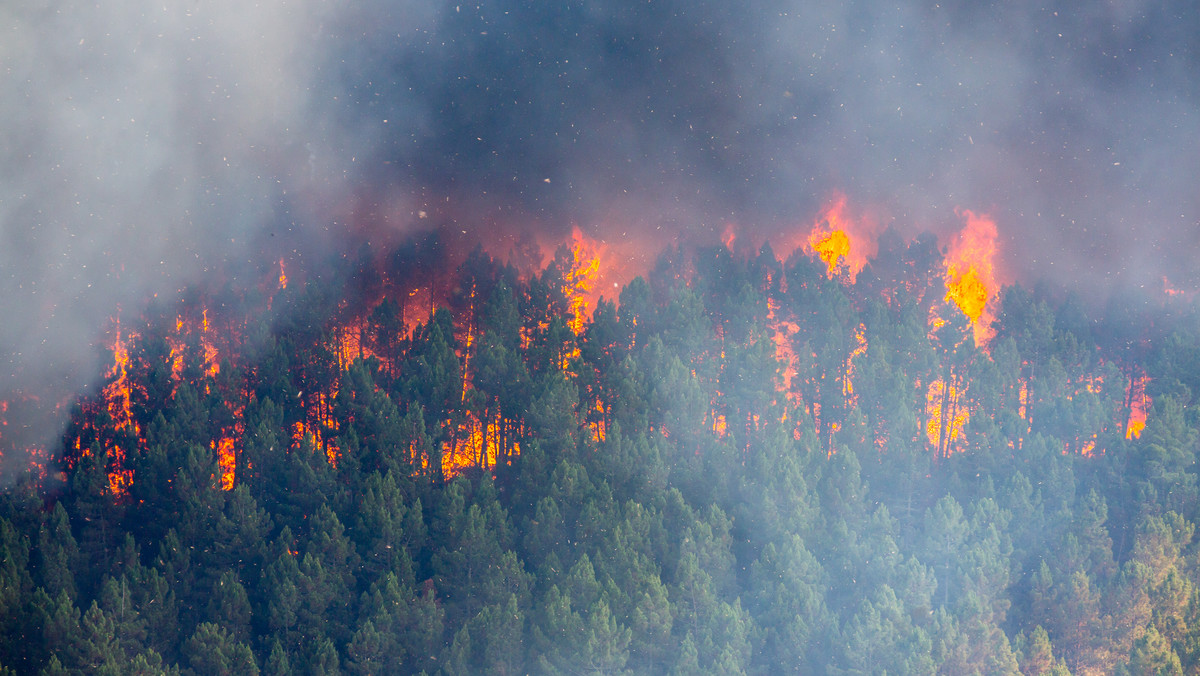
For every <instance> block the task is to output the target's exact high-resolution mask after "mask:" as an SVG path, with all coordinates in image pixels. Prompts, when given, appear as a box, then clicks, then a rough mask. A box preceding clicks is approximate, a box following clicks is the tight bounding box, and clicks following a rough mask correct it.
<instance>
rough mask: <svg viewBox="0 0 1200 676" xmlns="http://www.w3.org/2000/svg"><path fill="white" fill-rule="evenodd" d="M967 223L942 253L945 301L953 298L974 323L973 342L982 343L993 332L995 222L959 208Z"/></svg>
mask: <svg viewBox="0 0 1200 676" xmlns="http://www.w3.org/2000/svg"><path fill="white" fill-rule="evenodd" d="M962 214H963V215H964V216H966V219H967V225H966V227H965V228H963V230H962V231H961V232H960V233H959V234H958V237H957V238H955V240H954V242H952V243H951V244H950V248H949V250H948V251H947V253H946V301H947V302H953V303H954V304H955V305H956V306H957V307H958V309H959V310H961V311H962V313H963V314H964V315H966V316H967V317H968V318H969V319H970V320H971V323H972V324H973V325H974V331H975V344H976V345H980V346H983V345H986V344H987V342H988V341H989V340H990V339H991V337H992V335H993V333H994V332H993V330H992V321H993V320H994V319H995V311H994V308H992V307H990V305H989V303H988V301H989V300H990V299H991V298H992V297H993V296H994V295H995V294H996V291H997V285H996V273H995V269H994V267H993V262H992V259H993V258H994V257H995V255H996V237H997V234H996V222H995V221H993V220H992V219H991V218H989V217H987V216H985V215H976V214H975V213H974V212H971V211H967V210H963V212H962Z"/></svg>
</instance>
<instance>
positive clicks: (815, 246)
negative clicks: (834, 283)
mask: <svg viewBox="0 0 1200 676" xmlns="http://www.w3.org/2000/svg"><path fill="white" fill-rule="evenodd" d="M846 203H847V199H846V196H845V195H840V194H839V195H838V196H837V197H835V198H834V199H833V200H832V201H831V202H830V203H829V204H828V205H827V206H826V207H825V210H824V211H823V212H822V214H821V217H820V218H819V219H818V220H817V222H816V223H815V224H814V225H813V229H812V232H810V233H809V235H808V241H807V243H806V244H805V250H806V251H808V252H809V253H810V254H811V255H813V256H815V257H817V258H819V259H820V260H821V262H823V263H824V264H825V267H826V270H827V274H828V275H829V278H830V279H833V278H834V277H837V276H845V278H846V280H847V281H848V282H850V283H853V282H854V280H855V278H857V277H858V273H859V272H861V271H862V269H863V267H865V266H866V264H867V261H868V259H869V257H870V256H871V255H873V254H874V249H875V246H874V242H873V238H871V237H869V236H868V235H867V234H866V228H865V226H864V222H863V220H862V219H861V218H860V219H851V218H849V216H848V215H847V207H846Z"/></svg>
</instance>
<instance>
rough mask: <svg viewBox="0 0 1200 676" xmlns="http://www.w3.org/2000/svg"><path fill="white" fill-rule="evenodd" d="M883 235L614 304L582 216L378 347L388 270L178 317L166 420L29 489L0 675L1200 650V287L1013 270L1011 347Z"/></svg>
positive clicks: (621, 667)
mask: <svg viewBox="0 0 1200 676" xmlns="http://www.w3.org/2000/svg"><path fill="white" fill-rule="evenodd" d="M880 249H881V251H880V254H879V257H878V259H877V261H876V262H875V263H873V264H872V265H871V266H869V267H868V268H866V269H865V270H863V271H862V273H860V274H859V275H858V277H857V279H856V280H855V281H854V282H853V283H847V282H846V281H845V280H839V279H829V278H828V277H827V276H826V274H825V270H824V268H823V266H821V265H820V264H819V262H814V261H813V260H811V259H809V258H807V257H805V256H802V255H801V256H794V257H792V258H791V259H789V260H787V261H786V262H783V263H780V262H779V261H777V260H776V258H775V256H774V255H773V254H772V253H771V251H770V250H769V249H768V248H764V250H763V251H762V252H761V254H760V255H758V256H756V257H751V258H749V259H740V258H738V257H735V256H733V255H731V254H730V252H729V251H728V250H726V249H724V248H716V249H702V250H698V251H694V252H684V251H682V250H672V251H668V252H667V253H666V254H665V255H663V256H662V258H661V259H660V261H659V263H658V265H657V266H655V268H654V269H653V271H652V272H650V273H649V274H648V275H647V276H646V277H645V278H638V279H635V280H634V281H633V282H632V283H630V284H628V285H627V286H625V287H624V288H623V289H622V290H621V292H620V297H619V303H612V302H607V301H603V302H601V303H600V304H599V306H598V307H597V308H595V312H594V317H593V319H592V320H591V321H590V322H589V323H586V324H585V325H584V328H583V331H582V332H581V333H580V334H579V335H576V334H575V333H574V332H573V331H572V330H571V328H570V325H569V323H568V319H569V317H568V314H569V310H570V301H569V299H568V298H567V296H566V295H565V293H567V292H569V291H570V290H569V289H566V288H565V287H567V286H569V285H568V284H567V283H566V280H568V279H569V278H570V272H571V266H572V264H573V261H572V255H571V252H570V251H568V250H566V249H560V251H559V252H558V255H557V256H556V258H555V260H554V262H553V263H551V264H550V266H549V267H548V268H547V269H546V270H545V271H544V272H543V273H541V274H540V275H537V276H535V277H534V278H532V279H528V280H525V279H521V278H520V277H519V276H518V275H517V274H516V272H515V271H514V270H513V269H512V268H511V267H505V266H502V265H500V264H498V263H497V262H495V261H493V260H492V259H490V258H489V257H488V256H486V255H485V254H483V253H482V252H480V251H476V252H475V253H474V254H472V255H471V256H470V257H469V258H468V259H467V260H466V262H464V263H463V264H462V265H461V266H460V267H459V270H458V272H457V274H456V275H454V277H453V281H452V282H449V283H448V284H449V286H448V288H447V289H446V290H447V295H446V297H447V298H449V301H448V302H447V303H446V306H447V307H444V308H441V309H439V310H438V311H437V312H436V313H434V314H433V315H432V317H431V318H430V320H429V321H428V322H427V323H425V324H424V325H422V326H420V327H418V328H417V329H416V330H414V331H413V332H412V333H411V335H407V334H406V332H405V330H404V324H403V317H404V315H405V312H406V311H410V310H411V308H406V307H405V306H404V300H403V296H398V295H396V294H388V293H383V294H382V296H383V298H384V300H383V301H382V302H381V303H379V304H378V305H375V306H374V309H373V310H372V311H371V312H370V314H369V315H368V316H365V317H355V318H352V319H354V320H355V321H357V323H355V324H353V325H354V326H356V327H358V328H357V329H356V331H357V332H358V335H357V338H358V339H359V340H360V343H361V347H360V350H359V352H360V353H361V354H365V355H368V356H367V358H365V359H355V360H354V361H353V362H352V363H350V364H348V365H347V364H345V363H344V361H345V360H344V358H343V354H344V349H343V343H344V341H345V333H346V331H345V326H347V325H348V322H349V321H350V320H349V319H347V316H348V312H349V310H348V308H352V307H354V304H353V303H352V302H351V303H348V302H347V299H348V298H354V297H356V296H355V294H356V293H358V292H357V291H355V289H361V288H368V289H378V288H380V284H381V283H376V281H371V280H367V281H366V282H364V281H363V280H362V275H363V273H361V272H358V273H355V274H348V275H347V276H346V277H345V278H344V279H342V280H341V281H330V280H325V281H323V282H322V281H319V280H314V281H310V282H309V283H308V284H294V285H293V286H292V287H289V288H288V289H286V290H284V291H281V292H280V294H279V295H278V296H277V297H275V298H274V300H273V307H274V308H275V310H274V311H273V313H272V314H270V315H267V314H265V313H264V314H262V315H261V316H258V317H256V318H254V319H252V320H249V321H247V322H245V325H244V326H243V327H242V328H241V329H239V331H240V332H241V333H242V334H243V335H241V336H240V337H239V340H240V341H241V343H242V344H243V345H244V350H243V351H242V352H241V353H238V354H232V353H229V354H223V355H222V356H223V357H224V361H223V362H222V363H221V365H220V368H219V370H218V371H217V372H215V373H213V372H212V371H213V370H212V369H207V370H206V369H205V368H204V350H203V347H202V346H200V345H199V344H197V343H196V342H195V341H193V342H192V344H191V345H190V346H188V348H187V350H186V354H185V355H184V357H183V361H184V363H183V366H182V369H178V368H177V367H176V365H175V364H174V359H175V357H173V356H172V347H171V346H170V345H169V344H168V341H167V336H168V334H169V326H170V325H172V324H173V322H172V321H162V322H154V321H148V322H147V325H146V327H145V328H144V329H143V330H142V331H140V337H139V338H138V339H137V340H136V341H134V343H133V344H132V346H131V362H130V366H129V369H128V378H129V381H130V387H131V391H132V397H131V403H130V412H129V415H130V421H129V422H128V424H125V425H123V426H117V425H115V424H114V423H113V422H112V417H111V416H110V415H109V413H108V412H107V411H106V410H105V409H104V407H103V406H98V405H96V402H95V397H92V398H91V399H90V400H89V399H85V400H83V401H81V402H80V404H79V406H77V408H76V411H75V413H74V415H73V417H72V421H71V425H70V427H69V428H68V430H67V431H66V434H65V436H64V447H65V448H67V449H68V450H67V451H66V452H65V461H64V465H63V468H62V470H63V476H64V477H65V480H64V481H63V482H62V485H61V486H58V487H54V488H48V489H43V488H40V487H38V486H36V485H35V484H33V483H32V482H31V481H24V482H21V483H18V484H17V485H16V486H13V487H11V488H9V489H8V490H7V491H6V492H4V493H3V494H2V495H0V665H3V668H0V673H29V674H38V673H43V674H159V673H170V674H198V675H200V674H203V675H207V674H272V675H274V674H314V675H315V674H392V673H399V674H409V673H425V674H430V675H432V674H484V673H486V674H525V673H547V674H584V673H596V674H599V673H605V674H621V673H630V674H786V673H797V674H882V673H888V674H932V673H943V674H955V675H961V674H972V673H978V674H1017V673H1021V674H1027V675H1031V674H1067V673H1074V674H1101V673H1128V674H1172V673H1200V593H1198V590H1197V585H1196V583H1197V581H1198V575H1200V570H1198V564H1200V559H1198V557H1197V554H1198V552H1197V547H1196V544H1195V542H1194V540H1195V538H1194V535H1195V532H1194V531H1195V526H1194V524H1195V523H1196V520H1197V517H1198V516H1200V514H1198V502H1197V483H1196V467H1195V461H1196V454H1197V450H1198V447H1197V442H1198V438H1200V432H1198V430H1200V424H1198V423H1200V421H1198V419H1197V413H1196V409H1195V408H1193V407H1191V405H1190V404H1191V403H1192V396H1193V392H1200V318H1198V317H1197V315H1196V314H1195V313H1194V312H1192V310H1191V308H1190V307H1186V308H1182V309H1181V308H1175V309H1173V310H1171V311H1168V309H1163V308H1159V309H1155V310H1151V309H1147V308H1146V306H1144V305H1138V304H1137V303H1135V302H1134V299H1133V298H1118V299H1114V300H1113V301H1112V302H1111V303H1110V304H1109V306H1108V307H1107V308H1106V309H1104V310H1095V309H1092V308H1089V307H1087V306H1085V305H1084V304H1082V303H1079V302H1075V301H1073V300H1071V299H1070V298H1066V299H1062V298H1058V297H1056V296H1054V295H1053V294H1052V293H1050V292H1049V291H1046V290H1039V291H1036V292H1031V291H1027V290H1025V289H1022V288H1019V287H1013V288H1009V289H1006V290H1005V291H1004V293H1003V297H1002V301H1001V303H1000V307H999V308H997V311H996V317H997V321H996V326H995V336H994V337H993V338H992V339H991V341H990V343H989V345H988V346H987V349H980V348H979V347H977V346H976V345H975V343H974V338H973V336H972V331H971V327H970V326H969V325H968V323H967V320H966V319H965V318H964V317H962V315H961V314H960V313H958V312H957V311H956V310H953V308H952V307H947V306H946V304H945V302H944V300H943V299H944V296H945V290H944V288H943V287H942V282H941V281H940V280H941V276H940V273H941V271H942V262H941V257H940V254H939V253H938V250H937V248H936V245H935V244H934V243H933V240H932V239H930V238H920V239H918V240H915V241H913V242H910V243H904V242H901V241H900V240H899V239H898V238H896V237H892V236H890V235H888V236H885V237H884V239H883V241H882V242H881V245H880ZM406 260H407V259H406V258H405V257H404V256H402V255H397V257H396V259H395V261H394V263H393V265H394V266H395V270H393V271H392V272H393V275H398V274H399V273H400V272H401V269H400V268H401V266H403V265H407V264H408V263H406V262H405V261H406ZM355 285H358V286H355ZM934 327H937V328H934ZM778 343H784V346H783V347H782V348H781V347H780V346H779V344H778ZM864 343H865V349H861V346H862V345H863V344H864ZM779 354H789V355H792V356H793V357H794V362H793V363H791V364H784V363H782V362H781V361H780V359H779V358H778V355H779ZM789 366H790V367H791V368H792V369H794V373H790V374H787V373H785V372H786V371H788V369H789ZM173 369H174V370H173ZM1143 375H1144V376H1146V377H1147V378H1148V380H1146V381H1145V382H1146V383H1147V385H1146V394H1147V395H1148V396H1149V398H1150V400H1151V401H1152V402H1153V404H1152V406H1151V408H1150V410H1149V416H1148V420H1147V424H1146V427H1145V430H1144V432H1142V434H1141V435H1140V436H1135V437H1133V438H1130V439H1127V438H1126V437H1127V430H1126V427H1127V425H1128V420H1129V413H1130V408H1131V405H1132V404H1133V402H1131V401H1130V400H1131V399H1132V398H1133V397H1132V396H1131V395H1130V389H1131V388H1130V387H1129V386H1130V384H1131V382H1134V381H1137V380H1139V379H1140V378H1141V377H1142V376H1143ZM785 381H788V382H789V387H788V389H787V391H781V388H782V387H783V383H784V382H785ZM934 383H941V390H940V391H941V392H944V393H949V392H950V390H951V389H953V392H954V395H953V397H950V396H946V395H943V396H941V397H940V398H938V397H937V396H933V395H931V394H930V392H931V389H933V390H934V391H935V393H936V391H938V390H937V388H936V387H935V386H934ZM1134 389H1136V388H1134ZM334 393H336V394H334ZM955 416H959V417H960V418H961V419H962V420H963V424H962V425H961V429H959V430H958V431H956V432H952V431H951V429H950V427H951V426H949V425H942V426H941V428H940V429H935V431H934V433H931V432H930V429H931V427H930V424H931V421H932V422H934V423H937V422H938V421H943V420H950V419H952V418H954V417H955ZM472 420H474V421H481V420H487V421H495V424H492V425H489V426H487V430H488V432H487V434H488V435H489V442H488V443H489V444H490V445H491V447H492V448H494V449H495V451H494V453H492V454H488V453H480V454H479V457H477V458H474V459H470V461H469V462H467V466H465V467H456V468H455V470H456V471H455V472H454V473H453V475H452V476H451V473H450V472H449V471H448V470H449V469H450V468H448V467H444V466H443V452H442V449H444V448H446V447H447V446H448V445H454V444H456V443H459V442H460V441H461V439H460V437H461V435H463V434H464V432H463V430H465V429H468V428H469V427H470V421H472ZM934 427H935V428H936V427H937V425H936V424H935V425H934ZM298 429H300V430H305V429H306V430H309V432H308V433H299V434H298V433H297V430H298ZM312 430H323V432H321V433H320V434H317V435H316V436H314V433H313V432H312ZM231 434H235V438H234V439H233V448H234V451H235V454H236V466H235V467H233V468H232V470H231V471H232V472H233V477H232V479H233V486H234V487H233V488H232V490H223V489H222V486H221V482H222V470H221V468H220V466H219V460H218V447H219V442H220V440H222V439H224V438H227V437H228V436H229V435H231ZM317 437H320V438H317ZM76 443H78V449H79V450H76ZM327 448H333V449H336V452H334V453H333V454H332V456H333V458H334V461H331V460H330V456H329V455H328V454H327V453H326V452H325V451H326V449H327ZM117 471H123V472H126V473H127V474H128V475H129V479H128V486H127V487H125V488H121V487H120V486H118V487H117V491H118V492H117V493H114V481H113V479H112V477H111V476H110V474H113V473H114V472H117Z"/></svg>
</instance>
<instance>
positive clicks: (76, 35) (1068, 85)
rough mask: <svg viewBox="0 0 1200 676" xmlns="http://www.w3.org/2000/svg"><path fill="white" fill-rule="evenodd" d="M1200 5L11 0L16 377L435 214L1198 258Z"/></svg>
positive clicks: (1054, 275) (1, 187) (10, 336)
mask: <svg viewBox="0 0 1200 676" xmlns="http://www.w3.org/2000/svg"><path fill="white" fill-rule="evenodd" d="M1191 9H1192V8H1191V7H1190V5H1188V4H1186V3H1183V2H1181V1H1179V0H1173V1H1171V2H1148V1H1146V2H1139V1H1135V0H1130V1H1124V2H1122V1H1114V2H1105V3H1090V4H1085V5H1080V4H1079V3H1066V2H1058V3H1049V4H1047V3H1027V2H1005V3H998V2H997V3H986V2H950V3H942V4H934V3H916V2H900V3H881V2H877V1H857V2H856V1H846V2H841V3H801V2H784V1H782V0H769V1H768V2H762V3H750V4H747V3H735V2H729V1H728V0H726V1H723V2H715V1H704V0H649V1H647V2H639V3H629V2H620V3H618V2H578V1H568V2H560V3H535V2H528V1H526V2H496V1H495V0H485V1H484V2H478V3H473V4H470V5H467V4H461V5H456V4H452V3H434V2H413V1H405V2H383V1H382V0H367V1H365V2H356V3H350V2H345V3H342V2H320V1H319V0H306V1H304V2H298V3H292V2H289V3H266V4H261V5H254V4H247V3H241V2H232V1H230V0H216V1H212V2H205V3H168V5H167V6H166V7H164V6H163V5H162V4H161V3H160V4H154V3H150V2H146V1H144V0H118V1H116V2H105V3H99V4H97V5H95V6H85V7H71V8H70V9H67V8H65V7H64V8H61V9H60V8H59V7H57V6H56V5H54V4H52V3H35V4H29V3H25V4H19V5H18V6H15V7H13V6H9V7H6V8H4V9H0V29H3V30H4V39H3V41H0V65H2V66H3V68H4V70H3V74H2V76H0V77H2V78H3V79H2V80H0V116H2V117H0V120H2V122H3V130H4V131H3V139H4V140H3V149H4V154H3V157H4V158H5V161H4V165H3V168H0V266H2V268H0V294H2V295H0V299H2V300H0V302H3V304H4V306H5V307H4V315H3V316H4V317H5V321H4V322H3V323H0V342H2V344H3V349H4V354H7V355H9V357H8V368H7V369H3V370H2V371H0V375H2V376H4V377H5V378H6V379H5V380H4V381H2V382H0V386H2V387H3V389H4V391H6V392H12V391H31V390H36V389H39V388H42V389H45V390H46V391H48V392H53V393H57V394H59V395H62V394H63V393H66V394H67V395H69V394H70V393H71V392H74V391H77V390H78V389H79V388H80V387H82V386H84V385H86V384H87V383H89V382H94V381H95V379H96V378H97V376H98V374H99V372H100V370H101V366H100V364H99V363H98V355H99V353H100V351H101V350H100V347H99V346H100V345H101V344H102V343H103V341H104V336H103V329H104V327H105V326H106V324H107V322H108V320H109V318H110V317H111V316H113V315H115V314H116V313H117V312H118V309H124V311H126V312H137V311H139V309H140V308H141V307H143V306H144V304H145V302H146V301H147V299H148V298H151V297H153V296H154V295H155V294H158V295H159V296H160V297H163V296H167V297H170V296H171V295H172V294H178V293H179V292H180V290H181V289H184V288H187V287H189V286H195V285H203V284H205V283H206V281H207V280H208V279H209V278H210V277H212V276H213V275H215V274H217V271H221V274H222V275H225V276H226V278H228V277H229V276H230V275H232V276H233V277H234V278H235V279H236V278H237V275H238V274H239V272H238V271H239V269H242V270H247V271H251V272H247V273H246V275H247V279H250V278H252V277H253V274H258V271H261V269H262V267H263V266H262V260H263V259H264V258H266V259H267V260H273V259H275V258H278V256H279V255H282V254H286V255H288V256H289V258H290V259H296V260H297V265H301V266H303V265H304V261H305V260H306V257H307V258H311V257H313V256H314V255H316V252H327V251H329V250H331V249H332V250H333V251H335V252H336V251H337V250H338V248H339V247H345V248H347V249H349V248H350V247H352V246H353V247H357V246H359V245H360V243H361V242H362V241H373V238H375V237H378V236H382V235H383V234H387V233H395V232H404V231H407V230H409V229H411V228H413V227H416V226H415V224H416V223H418V221H419V219H418V218H417V216H416V214H418V213H419V212H423V213H424V214H426V215H428V216H429V219H428V220H427V221H425V223H433V224H449V223H453V224H454V226H455V231H456V232H457V231H458V230H468V231H471V230H485V229H490V228H494V227H496V226H497V225H498V224H499V225H503V226H504V227H505V228H509V229H516V230H518V231H519V230H520V229H522V228H525V229H535V230H537V231H539V232H565V231H566V230H567V229H568V228H569V227H570V225H571V224H579V225H580V226H582V227H583V228H584V229H585V230H589V231H591V232H593V233H595V234H599V235H601V236H605V237H610V238H612V237H619V236H620V234H621V233H623V232H630V233H632V232H642V231H646V230H652V229H661V230H662V231H664V232H667V233H670V234H671V235H676V236H683V237H691V236H695V237H703V236H706V235H711V234H712V233H716V232H719V231H720V230H721V229H722V228H723V227H724V225H725V224H726V223H730V222H733V223H737V224H739V225H740V226H742V227H743V228H745V229H746V230H748V231H750V232H757V233H758V234H760V235H764V236H765V235H770V234H772V233H777V232H780V231H782V230H785V229H790V228H805V227H807V224H808V223H810V222H811V220H812V218H813V215H814V213H815V211H816V209H817V207H818V206H819V205H820V203H822V202H823V201H824V200H825V199H826V198H827V197H828V196H829V195H830V193H831V192H832V191H833V190H842V191H845V192H846V193H847V194H848V195H849V198H850V200H851V202H852V203H857V204H863V205H871V206H874V207H876V208H878V209H880V210H881V211H882V212H884V213H885V214H888V216H889V218H890V219H892V221H893V222H894V223H895V224H896V225H897V226H898V227H900V228H901V229H902V230H903V231H905V232H908V233H913V232H917V231H920V230H927V229H928V230H934V231H937V232H941V233H946V232H949V231H951V230H953V229H954V228H956V227H957V226H958V224H959V221H958V217H956V216H955V214H954V210H955V209H956V208H966V209H972V210H974V211H979V212H987V213H990V214H991V215H992V216H994V217H995V218H996V220H997V222H998V225H999V228H1000V231H1001V237H1002V239H1003V242H1002V247H1003V249H1004V256H1005V260H1004V261H1003V266H1004V267H1005V268H1007V270H1008V271H1009V273H1010V276H1011V277H1012V278H1014V279H1017V280H1021V281H1023V282H1026V283H1032V282H1033V281H1036V280H1038V279H1047V280H1050V281H1052V282H1053V283H1055V284H1059V285H1063V286H1066V287H1068V288H1073V289H1075V290H1078V291H1081V292H1091V291H1093V290H1095V289H1106V288H1109V287H1111V286H1113V285H1115V284H1118V283H1121V284H1144V285H1146V286H1147V288H1152V289H1154V290H1160V289H1161V285H1162V281H1161V280H1162V278H1164V277H1166V278H1168V279H1169V280H1170V281H1171V283H1172V284H1174V285H1176V286H1179V287H1185V288H1195V287H1196V286H1198V285H1200V278H1197V272H1196V270H1195V268H1194V266H1193V265H1192V264H1191V260H1190V258H1191V254H1192V252H1194V251H1196V250H1197V245H1198V244H1200V227H1198V224H1200V193H1198V192H1197V191H1196V190H1195V188H1194V186H1193V182H1194V177H1195V176H1196V175H1197V169H1198V168H1200V167H1198V166H1197V165H1198V164H1200V152H1197V151H1198V150H1200V148H1197V145H1198V144H1200V133H1198V132H1200V116H1198V114H1197V111H1198V107H1197V104H1198V103H1200V100H1198V98H1200V88H1198V87H1196V86H1195V84H1196V82H1195V75H1194V73H1196V72H1200V69H1198V66H1200V63H1198V61H1200V58H1198V57H1200V55H1198V53H1197V47H1198V41H1200V14H1197V13H1196V12H1194V11H1191ZM281 252H282V254H281ZM252 273H253V274H252ZM56 434H57V430H54V429H52V430H49V431H48V433H47V434H45V435H44V436H45V439H47V440H48V439H52V438H53V437H54V436H55V435H56Z"/></svg>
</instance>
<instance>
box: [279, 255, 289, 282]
mask: <svg viewBox="0 0 1200 676" xmlns="http://www.w3.org/2000/svg"><path fill="white" fill-rule="evenodd" d="M279 288H280V289H286V288H287V273H286V272H285V271H284V269H283V259H282V258H280V259H279Z"/></svg>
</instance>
